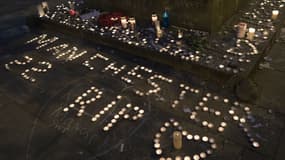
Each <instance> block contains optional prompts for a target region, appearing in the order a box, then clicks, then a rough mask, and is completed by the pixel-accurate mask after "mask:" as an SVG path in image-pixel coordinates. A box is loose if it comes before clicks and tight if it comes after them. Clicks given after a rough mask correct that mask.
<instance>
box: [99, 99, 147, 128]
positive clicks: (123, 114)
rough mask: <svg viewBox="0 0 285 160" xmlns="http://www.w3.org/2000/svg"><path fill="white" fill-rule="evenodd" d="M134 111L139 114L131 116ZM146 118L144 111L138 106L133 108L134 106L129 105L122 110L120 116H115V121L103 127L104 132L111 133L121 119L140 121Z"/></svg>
mask: <svg viewBox="0 0 285 160" xmlns="http://www.w3.org/2000/svg"><path fill="white" fill-rule="evenodd" d="M131 110H133V111H134V112H136V113H137V114H135V115H133V116H131V115H130V113H129V112H130V111H131ZM143 116H144V110H143V109H140V107H138V106H132V104H130V103H129V104H127V105H126V106H125V107H124V108H122V109H121V110H120V111H119V112H118V114H115V115H114V117H113V119H112V120H111V121H110V122H109V123H108V124H107V125H106V126H104V127H103V131H109V130H110V129H111V128H112V127H113V126H114V125H115V124H116V123H117V122H118V120H119V119H120V118H124V119H126V120H129V119H131V120H133V121H136V120H138V119H141V118H142V117H143Z"/></svg>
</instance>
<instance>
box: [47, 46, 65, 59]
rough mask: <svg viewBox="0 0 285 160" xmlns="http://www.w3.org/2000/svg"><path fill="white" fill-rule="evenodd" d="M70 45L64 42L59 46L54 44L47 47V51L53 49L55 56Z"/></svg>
mask: <svg viewBox="0 0 285 160" xmlns="http://www.w3.org/2000/svg"><path fill="white" fill-rule="evenodd" d="M68 47H69V44H67V43H64V44H60V45H58V46H53V47H51V48H47V49H46V51H47V52H51V51H53V53H52V55H54V56H55V55H57V54H59V53H60V52H61V51H62V50H64V49H66V48H68Z"/></svg>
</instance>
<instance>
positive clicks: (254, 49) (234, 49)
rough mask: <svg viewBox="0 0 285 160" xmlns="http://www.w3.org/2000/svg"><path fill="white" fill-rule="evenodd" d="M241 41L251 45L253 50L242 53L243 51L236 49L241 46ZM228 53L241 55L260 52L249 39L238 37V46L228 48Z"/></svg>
mask: <svg viewBox="0 0 285 160" xmlns="http://www.w3.org/2000/svg"><path fill="white" fill-rule="evenodd" d="M241 43H244V44H246V45H247V46H248V47H250V49H251V51H249V52H247V53H242V52H238V51H236V48H239V47H241ZM227 53H231V54H235V55H239V56H243V55H256V54H258V50H257V48H256V46H255V45H254V44H252V43H251V42H250V41H249V40H246V39H238V40H237V42H236V47H232V48H230V49H228V50H227Z"/></svg>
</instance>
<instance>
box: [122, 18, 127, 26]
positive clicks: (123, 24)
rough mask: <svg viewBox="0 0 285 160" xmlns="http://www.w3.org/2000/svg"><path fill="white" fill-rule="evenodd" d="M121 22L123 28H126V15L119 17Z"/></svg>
mask: <svg viewBox="0 0 285 160" xmlns="http://www.w3.org/2000/svg"><path fill="white" fill-rule="evenodd" d="M121 24H122V27H123V28H127V27H128V21H127V18H126V17H121Z"/></svg>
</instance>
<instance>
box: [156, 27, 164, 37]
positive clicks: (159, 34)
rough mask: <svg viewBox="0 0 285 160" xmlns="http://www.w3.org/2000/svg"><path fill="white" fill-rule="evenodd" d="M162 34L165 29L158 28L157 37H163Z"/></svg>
mask: <svg viewBox="0 0 285 160" xmlns="http://www.w3.org/2000/svg"><path fill="white" fill-rule="evenodd" d="M162 35H163V31H162V30H161V29H157V30H156V37H157V38H161V37H162Z"/></svg>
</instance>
